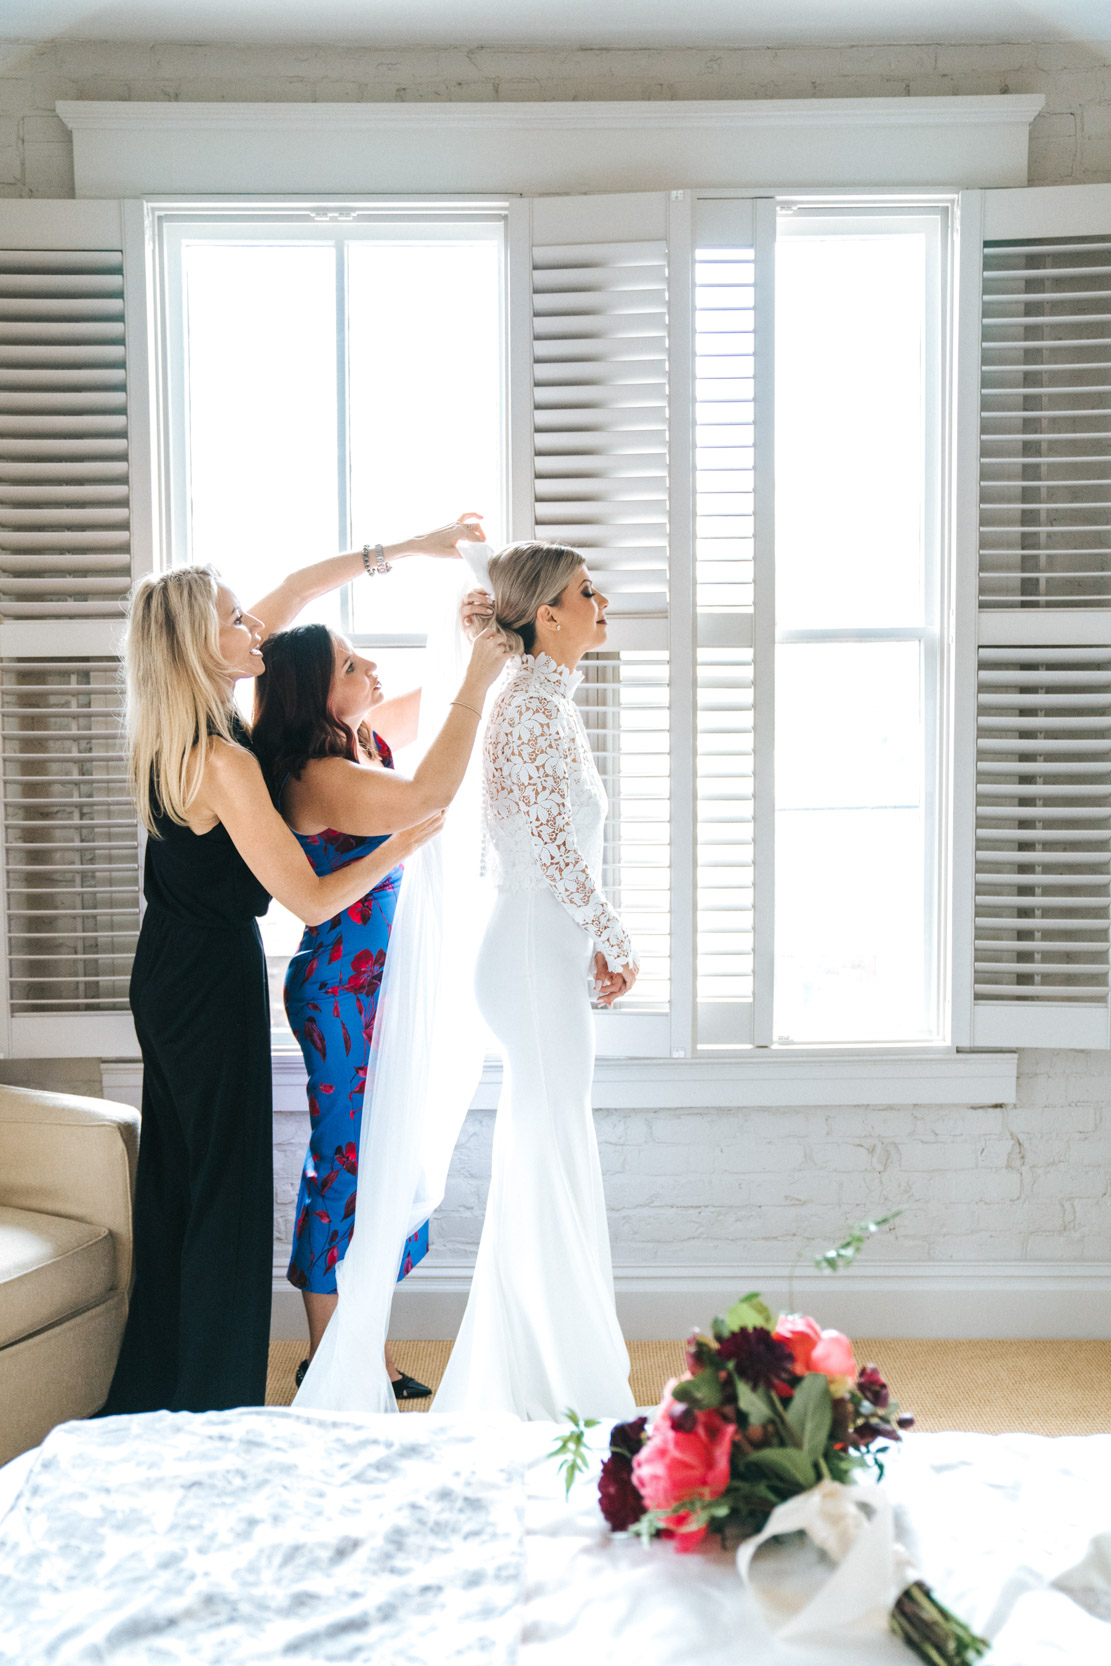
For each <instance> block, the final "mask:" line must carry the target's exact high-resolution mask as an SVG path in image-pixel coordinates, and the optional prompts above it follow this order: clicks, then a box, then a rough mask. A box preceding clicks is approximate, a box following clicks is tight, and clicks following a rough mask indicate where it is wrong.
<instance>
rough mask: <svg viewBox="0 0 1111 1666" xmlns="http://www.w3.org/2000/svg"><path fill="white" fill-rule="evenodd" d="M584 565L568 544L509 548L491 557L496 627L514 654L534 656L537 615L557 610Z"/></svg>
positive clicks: (528, 544) (529, 544)
mask: <svg viewBox="0 0 1111 1666" xmlns="http://www.w3.org/2000/svg"><path fill="white" fill-rule="evenodd" d="M582 565H583V558H582V555H581V554H580V552H579V551H578V550H573V549H571V548H570V547H569V546H568V545H567V544H541V543H535V542H533V543H529V542H522V543H519V544H507V545H506V547H505V548H504V549H503V550H499V551H498V553H497V555H493V556H491V557H490V583H491V584H492V585H493V587H494V623H495V624H496V626H497V627H498V630H499V631H500V632H501V634H502V636H503V637H504V638H505V640H506V642H507V644H508V646H509V651H510V653H511V654H531V653H532V652H533V649H534V648H535V646H536V615H537V613H538V612H539V610H540V608H542V607H544V606H545V605H547V606H548V607H554V606H555V604H556V603H557V602H558V601H559V598H560V597H561V596H562V594H563V592H564V591H565V590H566V588H567V586H568V585H569V584H570V582H571V580H572V579H573V578H574V576H575V574H576V573H577V572H578V570H579V568H580V567H581V566H582Z"/></svg>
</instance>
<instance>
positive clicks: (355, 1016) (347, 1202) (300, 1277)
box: [285, 735, 428, 1295]
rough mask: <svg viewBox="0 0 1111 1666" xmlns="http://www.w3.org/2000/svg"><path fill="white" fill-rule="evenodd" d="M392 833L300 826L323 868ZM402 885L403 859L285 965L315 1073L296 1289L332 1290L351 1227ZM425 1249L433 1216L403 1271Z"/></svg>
mask: <svg viewBox="0 0 1111 1666" xmlns="http://www.w3.org/2000/svg"><path fill="white" fill-rule="evenodd" d="M374 744H375V747H376V749H377V751H378V754H379V756H380V758H381V760H382V762H383V764H384V765H385V766H386V768H387V769H392V768H393V755H392V753H391V752H390V749H389V747H388V746H387V745H386V742H385V741H384V740H383V739H382V738H381V736H379V735H375V737H374ZM385 837H386V835H382V836H381V837H377V836H374V837H367V838H362V837H359V836H358V835H355V834H351V833H337V832H336V831H335V829H334V828H325V830H324V832H323V833H313V834H310V835H307V836H306V835H304V834H301V833H295V834H294V838H295V839H296V840H297V842H298V844H299V845H300V846H301V848H302V850H303V851H304V852H305V855H306V856H307V857H308V859H309V861H310V862H311V863H312V866H313V869H314V871H315V872H316V873H318V874H326V873H334V872H335V871H336V869H337V868H344V867H346V866H347V865H348V863H350V862H355V861H357V860H358V858H359V857H360V856H367V855H369V853H370V852H371V851H372V850H377V848H378V846H379V845H380V844H382V843H384V841H385ZM400 887H401V868H400V867H397V868H394V870H393V871H392V873H388V874H387V875H386V877H385V879H383V880H381V881H380V882H379V883H378V884H377V885H376V886H375V887H374V889H373V890H372V891H368V892H367V894H366V896H365V897H361V898H360V899H359V901H358V902H356V903H354V904H352V906H351V907H350V908H347V909H345V910H344V912H343V913H342V914H337V915H336V916H335V917H334V918H333V919H331V920H328V921H326V922H325V924H323V925H320V926H307V927H306V928H305V935H304V936H303V937H302V939H301V945H300V947H299V948H298V950H297V953H296V954H295V955H294V956H293V959H292V960H291V961H290V963H289V971H288V972H287V973H286V980H285V1010H286V1014H287V1016H288V1018H289V1026H290V1029H291V1030H292V1031H293V1033H294V1035H295V1036H296V1037H297V1040H298V1042H299V1043H300V1046H301V1052H302V1053H303V1054H304V1057H305V1068H306V1070H307V1071H308V1075H309V1119H310V1132H309V1149H308V1151H307V1152H306V1154H305V1166H304V1170H303V1171H302V1175H301V1189H300V1192H299V1193H298V1197H297V1220H296V1225H295V1227H294V1232H293V1255H292V1258H291V1260H290V1263H289V1271H288V1273H287V1274H286V1277H287V1278H288V1279H289V1282H290V1283H291V1284H293V1285H296V1287H297V1289H298V1290H310V1291H314V1292H317V1293H319V1294H322V1295H327V1294H330V1293H332V1292H334V1290H335V1288H336V1263H337V1262H338V1261H342V1260H343V1257H344V1256H345V1255H346V1253H347V1246H348V1244H349V1243H350V1242H351V1234H352V1232H353V1231H354V1227H355V1196H356V1189H357V1184H358V1171H359V1129H360V1126H361V1124H362V1113H363V1094H364V1092H365V1090H366V1072H367V1060H368V1059H369V1057H370V1043H371V1038H372V1036H373V1034H374V1019H375V1014H376V1013H377V1010H378V992H379V990H380V989H381V986H382V974H383V972H384V971H385V969H386V953H387V950H388V949H389V944H390V931H391V930H392V928H393V917H394V910H395V909H396V907H397V897H398V891H399V890H400ZM427 1253H428V1223H427V1221H426V1222H425V1223H424V1225H423V1226H422V1227H420V1229H419V1230H418V1231H417V1232H415V1233H413V1235H412V1237H410V1238H409V1239H408V1240H407V1242H406V1245H405V1251H404V1254H403V1256H402V1262H401V1270H400V1272H399V1273H398V1275H397V1276H398V1279H399V1281H400V1280H401V1279H403V1278H404V1277H405V1275H406V1273H409V1272H412V1270H413V1268H414V1267H415V1266H416V1265H417V1262H418V1261H421V1260H423V1258H424V1256H425V1255H426V1254H427Z"/></svg>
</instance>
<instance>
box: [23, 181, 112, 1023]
mask: <svg viewBox="0 0 1111 1666" xmlns="http://www.w3.org/2000/svg"><path fill="white" fill-rule="evenodd" d="M8 209H9V210H10V211H11V212H7V211H6V212H5V215H4V218H3V222H2V225H0V817H2V846H3V869H4V886H3V932H4V938H5V944H6V954H5V957H4V988H3V1012H2V1014H0V1022H2V1027H3V1029H4V1032H5V1034H4V1045H5V1050H7V1051H10V1052H11V1053H13V1054H15V1055H16V1056H20V1055H22V1056H49V1055H54V1056H75V1055H76V1056H80V1055H87V1056H120V1055H122V1054H133V1053H134V1052H135V1051H136V1046H135V1035H134V1029H133V1026H132V1022H131V1016H130V1012H129V1010H128V1003H127V983H128V975H129V973H130V966H131V959H132V954H133V951H134V945H135V938H136V934H137V931H138V923H139V907H140V896H139V838H138V833H137V829H136V822H135V816H134V813H133V811H132V809H131V805H130V801H129V798H128V794H127V788H126V781H125V778H124V760H123V755H122V743H121V735H120V721H119V719H120V692H119V675H118V662H117V659H116V649H117V645H118V639H119V634H120V628H121V626H122V622H123V611H122V610H123V602H124V598H125V596H126V593H127V590H128V587H129V585H130V583H131V576H132V560H131V526H130V496H131V474H130V470H129V457H128V389H127V363H126V346H127V341H126V331H125V317H124V268H125V256H124V236H123V219H122V214H121V205H120V204H118V203H93V202H88V203H62V202H57V203H50V202H42V203H18V204H9V205H8Z"/></svg>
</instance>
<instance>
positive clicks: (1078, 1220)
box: [274, 1051, 1111, 1336]
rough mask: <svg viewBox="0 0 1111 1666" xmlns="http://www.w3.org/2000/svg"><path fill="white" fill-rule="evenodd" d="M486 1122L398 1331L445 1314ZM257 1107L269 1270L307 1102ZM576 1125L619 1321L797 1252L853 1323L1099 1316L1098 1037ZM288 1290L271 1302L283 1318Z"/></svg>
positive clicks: (761, 1270) (471, 1229) (949, 1328)
mask: <svg viewBox="0 0 1111 1666" xmlns="http://www.w3.org/2000/svg"><path fill="white" fill-rule="evenodd" d="M493 1120H494V1119H493V1113H492V1112H489V1111H472V1113H471V1115H470V1117H469V1119H468V1122H467V1124H466V1127H465V1129H464V1133H463V1137H462V1139H461V1141H460V1144H459V1147H458V1149H457V1151H456V1156H455V1161H454V1163H453V1165H452V1170H451V1176H450V1180H449V1183H448V1191H447V1196H446V1198H445V1201H444V1205H443V1207H442V1209H441V1210H440V1211H439V1213H438V1214H437V1216H436V1218H435V1221H434V1223H433V1229H432V1236H433V1244H434V1248H433V1250H432V1253H431V1254H430V1256H429V1259H428V1263H427V1266H426V1268H425V1269H423V1270H422V1271H421V1272H420V1273H418V1274H415V1275H413V1276H412V1278H411V1279H410V1280H408V1281H407V1285H406V1287H405V1289H404V1291H403V1295H402V1296H401V1297H399V1299H398V1301H397V1302H396V1303H395V1321H396V1324H395V1329H396V1331H397V1334H400V1335H405V1334H412V1335H445V1334H449V1333H450V1332H451V1331H452V1330H453V1328H454V1325H455V1323H456V1322H457V1320H458V1317H459V1313H460V1311H461V1307H462V1298H463V1292H464V1290H465V1284H466V1277H467V1270H468V1265H469V1263H470V1262H471V1260H473V1256H474V1252H475V1249H476V1247H477V1244H478V1237H479V1232H480V1230H481V1225H482V1215H483V1210H484V1208H485V1203H486V1189H487V1185H488V1181H489V1172H490V1139H491V1133H492V1129H493ZM275 1121H276V1135H275V1153H274V1154H275V1189H276V1216H275V1270H276V1274H277V1287H278V1288H279V1290H280V1287H281V1274H282V1272H283V1271H284V1266H285V1262H286V1259H287V1257H288V1251H289V1237H290V1229H291V1226H292V1220H293V1205H294V1198H295V1196H296V1192H297V1185H298V1181H299V1176H300V1164H301V1159H302V1157H303V1154H304V1142H305V1139H306V1135H307V1118H306V1116H305V1113H304V1112H303V1111H301V1110H300V1109H297V1110H293V1109H291V1110H285V1111H283V1110H281V1109H279V1112H278V1114H277V1116H276V1119H275ZM596 1126H597V1130H598V1140H599V1145H600V1148H601V1154H602V1166H603V1170H604V1174H605V1186H606V1197H607V1201H608V1204H609V1217H610V1230H611V1235H612V1241H613V1254H614V1263H615V1269H616V1272H617V1283H618V1292H619V1306H620V1308H621V1311H622V1318H623V1321H624V1323H625V1326H626V1331H627V1334H629V1335H634V1336H637V1335H639V1336H660V1335H668V1334H678V1333H679V1332H681V1331H682V1329H683V1328H684V1327H685V1326H689V1325H691V1324H694V1323H699V1322H700V1323H702V1324H706V1323H708V1321H709V1319H710V1317H711V1316H712V1314H713V1312H714V1311H720V1310H721V1302H722V1300H723V1299H731V1297H732V1296H735V1295H738V1294H741V1293H743V1291H744V1290H746V1289H749V1288H752V1286H753V1285H754V1284H760V1285H762V1286H763V1287H764V1288H765V1290H766V1291H767V1292H768V1293H769V1294H772V1293H773V1292H774V1293H776V1295H777V1298H778V1299H781V1300H786V1297H787V1290H786V1278H787V1274H788V1271H789V1269H790V1266H791V1263H792V1262H793V1261H795V1260H796V1258H798V1259H799V1262H800V1265H799V1269H798V1273H799V1282H798V1285H797V1288H796V1291H795V1295H796V1297H797V1298H798V1299H799V1300H802V1299H803V1298H805V1299H807V1300H811V1301H815V1302H820V1304H821V1312H822V1315H823V1317H824V1318H825V1319H826V1322H827V1323H831V1324H833V1323H838V1322H840V1323H842V1324H844V1325H846V1326H851V1327H852V1328H853V1329H855V1330H856V1331H857V1332H858V1333H859V1332H861V1330H862V1327H863V1328H864V1330H865V1331H868V1330H870V1331H871V1334H873V1335H875V1334H883V1335H894V1336H899V1335H902V1336H916V1335H936V1336H960V1335H972V1336H975V1335H981V1336H983V1335H995V1336H1007V1335H1017V1336H1023V1335H1042V1336H1069V1335H1073V1336H1085V1335H1092V1336H1095V1335H1103V1336H1111V1279H1109V1276H1108V1275H1109V1272H1111V1053H1108V1052H1098V1053H1094V1052H1086V1053H1071V1052H1037V1051H1027V1052H1023V1053H1021V1054H1020V1055H1019V1083H1018V1096H1017V1102H1016V1103H1015V1104H1014V1105H994V1106H983V1105H981V1106H944V1107H938V1106H926V1107H920V1106H906V1107H903V1106H898V1107H895V1106H887V1107H884V1106H869V1107H862V1106H841V1107H837V1108H832V1109H814V1108H798V1109H783V1108H776V1109H743V1110H670V1111H660V1110H648V1111H599V1112H598V1113H597V1119H596ZM899 1208H901V1209H902V1210H903V1211H904V1212H903V1215H902V1216H901V1218H900V1219H899V1221H898V1222H897V1223H896V1224H895V1226H894V1227H893V1228H889V1229H888V1230H887V1231H886V1232H885V1233H883V1234H882V1235H881V1236H879V1237H878V1238H876V1239H875V1240H874V1241H873V1243H872V1244H871V1246H870V1247H869V1249H868V1251H867V1253H866V1255H865V1256H864V1257H863V1258H862V1260H861V1261H860V1263H859V1265H858V1267H857V1268H856V1269H854V1270H853V1271H852V1272H851V1273H847V1274H844V1275H841V1276H840V1277H839V1278H837V1279H825V1280H822V1279H818V1278H817V1277H816V1276H815V1275H814V1274H813V1269H812V1267H811V1259H812V1257H813V1256H814V1255H815V1254H816V1253H818V1252H819V1251H821V1250H823V1249H825V1248H827V1247H828V1246H829V1245H830V1244H831V1243H833V1242H836V1241H838V1240H839V1239H840V1237H841V1236H842V1232H843V1229H844V1228H845V1227H846V1226H847V1225H851V1224H852V1223H855V1222H856V1221H859V1220H861V1219H865V1218H874V1217H875V1216H877V1215H881V1214H884V1213H887V1212H888V1211H890V1210H892V1209H899ZM808 1267H810V1272H809V1274H808V1273H807V1268H808ZM298 1304H299V1298H296V1299H295V1300H294V1302H293V1303H292V1304H290V1303H288V1302H286V1301H285V1300H284V1299H283V1300H282V1301H280V1302H279V1304H278V1307H277V1309H276V1317H277V1321H278V1326H279V1328H280V1329H281V1330H282V1332H283V1334H296V1327H297V1325H298V1322H299V1314H298ZM291 1326H292V1327H293V1328H292V1329H291V1328H290V1327H291Z"/></svg>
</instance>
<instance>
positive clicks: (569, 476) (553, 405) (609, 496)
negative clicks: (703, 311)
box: [532, 240, 668, 620]
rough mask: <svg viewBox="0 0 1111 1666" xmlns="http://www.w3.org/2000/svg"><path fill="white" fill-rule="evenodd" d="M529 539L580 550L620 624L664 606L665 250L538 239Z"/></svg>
mask: <svg viewBox="0 0 1111 1666" xmlns="http://www.w3.org/2000/svg"><path fill="white" fill-rule="evenodd" d="M532 289H533V303H532V304H533V429H534V469H535V477H534V499H535V501H534V519H535V526H536V536H537V537H538V538H541V539H544V540H547V541H548V542H551V543H557V544H571V545H572V546H573V547H574V548H576V549H581V550H582V551H583V553H584V555H585V557H586V560H587V563H588V565H589V567H590V570H591V573H592V574H593V576H594V577H595V578H596V580H597V582H598V585H599V587H600V588H601V589H602V591H603V592H604V593H605V594H606V595H607V596H609V597H610V601H611V609H610V611H611V614H612V616H613V617H614V619H615V620H622V619H625V618H628V617H633V618H637V617H640V618H643V617H646V616H648V617H657V618H664V617H666V612H667V596H668V586H667V529H668V519H667V246H666V243H665V242H664V241H663V240H660V241H658V242H657V241H654V240H653V241H646V242H631V241H630V242H615V243H579V244H569V243H567V244H546V245H545V244H535V243H534V245H533V250H532Z"/></svg>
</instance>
